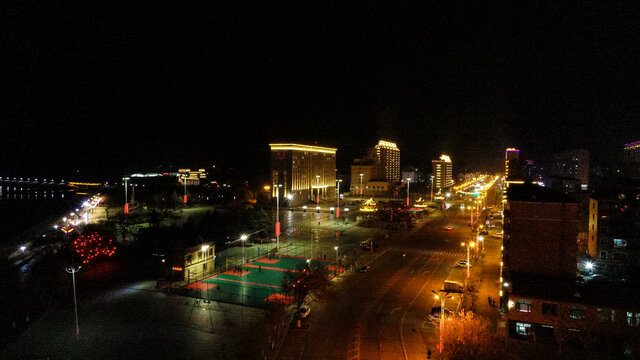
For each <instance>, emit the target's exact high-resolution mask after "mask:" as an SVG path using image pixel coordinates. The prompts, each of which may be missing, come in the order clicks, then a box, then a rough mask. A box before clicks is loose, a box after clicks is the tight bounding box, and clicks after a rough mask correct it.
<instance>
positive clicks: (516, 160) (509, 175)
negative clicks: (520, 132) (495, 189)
mask: <svg viewBox="0 0 640 360" xmlns="http://www.w3.org/2000/svg"><path fill="white" fill-rule="evenodd" d="M504 178H505V179H506V180H516V179H517V180H522V178H523V173H522V165H521V164H520V150H519V149H516V148H507V150H506V151H505V155H504Z"/></svg>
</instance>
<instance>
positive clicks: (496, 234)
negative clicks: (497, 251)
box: [491, 233, 502, 239]
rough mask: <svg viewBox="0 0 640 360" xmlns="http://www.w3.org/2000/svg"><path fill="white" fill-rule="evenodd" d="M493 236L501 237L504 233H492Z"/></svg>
mask: <svg viewBox="0 0 640 360" xmlns="http://www.w3.org/2000/svg"><path fill="white" fill-rule="evenodd" d="M491 237H494V238H496V239H500V238H501V237H502V234H500V233H495V234H492V235H491Z"/></svg>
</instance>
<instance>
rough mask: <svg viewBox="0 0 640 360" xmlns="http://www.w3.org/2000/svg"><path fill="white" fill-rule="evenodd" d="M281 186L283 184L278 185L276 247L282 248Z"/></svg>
mask: <svg viewBox="0 0 640 360" xmlns="http://www.w3.org/2000/svg"><path fill="white" fill-rule="evenodd" d="M281 187H282V184H278V185H276V249H280V188H281ZM289 195H291V194H289Z"/></svg>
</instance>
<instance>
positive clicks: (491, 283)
mask: <svg viewBox="0 0 640 360" xmlns="http://www.w3.org/2000/svg"><path fill="white" fill-rule="evenodd" d="M484 241H485V249H484V258H480V259H479V261H478V265H479V266H475V269H473V268H472V278H473V280H474V283H475V284H477V286H478V287H477V289H476V290H477V291H476V293H475V294H473V300H474V301H473V304H472V306H471V310H472V311H473V312H474V313H476V314H478V315H480V316H483V317H486V318H487V319H488V320H489V321H490V323H491V327H492V328H493V329H494V330H496V331H497V330H498V329H499V328H500V327H501V326H500V312H499V303H500V286H501V284H500V261H501V250H500V246H501V244H502V239H496V238H493V237H489V236H485V240H484ZM489 297H491V299H493V303H492V304H489V301H488V299H489ZM502 326H504V324H502Z"/></svg>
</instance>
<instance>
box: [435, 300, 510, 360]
mask: <svg viewBox="0 0 640 360" xmlns="http://www.w3.org/2000/svg"><path fill="white" fill-rule="evenodd" d="M442 339H443V351H442V354H443V355H444V358H445V359H448V360H468V359H477V360H484V359H487V360H488V359H507V358H509V359H513V356H514V354H509V356H506V354H504V353H503V351H504V347H503V346H502V345H501V344H500V343H499V341H498V338H497V337H496V335H495V333H494V332H493V331H492V330H491V329H490V326H489V321H488V320H487V319H486V318H484V317H480V316H477V315H475V314H473V313H472V312H470V311H469V312H466V313H463V314H462V315H460V316H458V317H456V318H454V319H452V320H447V321H446V322H445V326H444V330H443V332H442Z"/></svg>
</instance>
